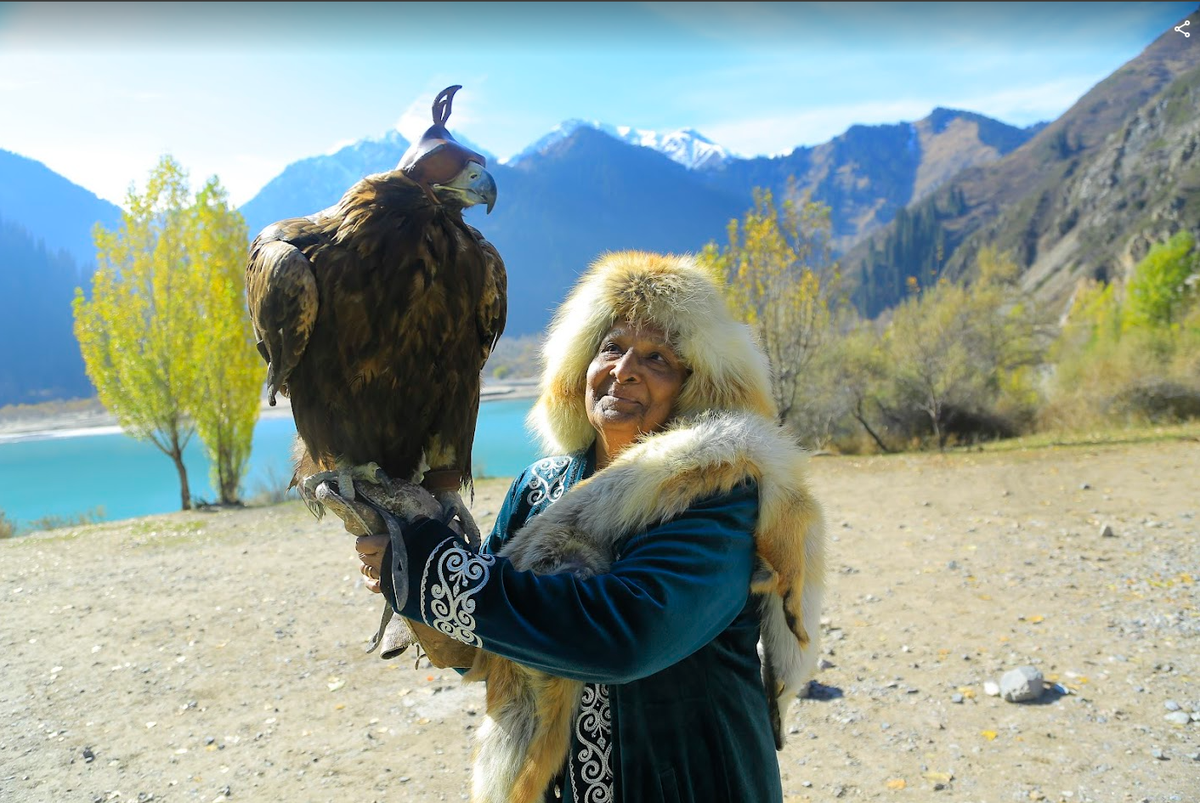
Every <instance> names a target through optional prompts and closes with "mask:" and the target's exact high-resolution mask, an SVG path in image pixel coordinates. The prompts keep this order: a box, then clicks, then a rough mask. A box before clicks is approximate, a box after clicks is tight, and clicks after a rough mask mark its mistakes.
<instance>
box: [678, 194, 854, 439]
mask: <svg viewBox="0 0 1200 803" xmlns="http://www.w3.org/2000/svg"><path fill="white" fill-rule="evenodd" d="M796 195H797V194H796V190H795V187H794V183H793V182H789V189H788V192H787V197H786V198H785V199H784V201H783V203H782V204H779V205H776V203H775V199H774V197H773V195H772V193H771V191H770V190H767V189H762V188H756V189H755V190H754V207H753V208H752V209H750V210H749V211H747V212H746V214H745V216H744V217H743V218H742V220H741V221H738V220H732V221H730V223H729V227H728V230H727V236H728V244H727V245H726V246H725V247H724V248H720V247H718V246H717V245H716V244H715V243H709V244H708V245H707V246H706V247H705V248H704V250H703V252H702V253H701V259H702V261H703V262H705V263H707V265H708V267H709V269H710V270H712V271H713V272H714V273H715V274H716V275H718V276H720V277H722V278H723V279H724V281H725V282H727V291H728V299H729V301H730V304H731V306H732V308H733V310H734V312H735V314H736V315H737V316H739V317H740V318H741V319H742V320H744V321H745V322H746V323H747V324H749V325H750V327H751V328H752V329H753V331H754V334H755V337H756V338H757V339H758V342H759V344H760V345H761V346H762V348H763V350H764V351H765V352H766V355H767V359H768V360H769V362H770V364H771V380H772V392H773V393H774V396H775V403H776V405H777V406H778V408H779V421H780V423H783V422H785V421H787V420H788V417H789V416H790V414H791V413H792V410H793V408H794V406H795V405H796V403H797V390H798V388H799V386H800V382H801V379H802V378H803V377H804V375H805V369H806V368H807V367H808V365H809V364H810V363H811V361H812V360H813V358H814V357H815V355H816V354H817V352H818V350H819V349H820V348H821V346H822V345H823V344H824V342H825V341H826V339H827V337H828V336H829V334H830V320H831V318H830V316H831V310H830V306H831V295H832V292H833V287H834V279H835V271H836V265H835V263H834V262H833V259H832V247H831V243H830V235H831V232H832V225H831V221H830V216H829V207H828V206H826V205H825V204H821V203H818V202H814V201H812V200H810V199H809V198H807V197H804V198H799V199H796ZM800 401H801V403H802V402H803V400H802V399H801V400H800Z"/></svg>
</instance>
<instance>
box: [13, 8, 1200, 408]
mask: <svg viewBox="0 0 1200 803" xmlns="http://www.w3.org/2000/svg"><path fill="white" fill-rule="evenodd" d="M1193 16H1194V17H1195V16H1197V15H1195V14H1194V15H1193ZM1197 22H1200V19H1197ZM1193 24H1196V23H1193ZM1198 70H1200V48H1194V47H1193V48H1189V47H1187V42H1186V40H1184V39H1183V37H1179V36H1173V37H1172V36H1166V35H1164V36H1162V37H1160V38H1159V39H1158V40H1156V41H1155V42H1154V43H1152V44H1151V45H1150V46H1149V47H1148V48H1147V49H1146V50H1145V51H1143V53H1142V54H1140V55H1139V56H1138V57H1136V58H1135V59H1133V60H1131V61H1130V62H1128V63H1127V64H1125V65H1124V66H1123V67H1121V68H1120V69H1119V70H1117V71H1116V72H1114V73H1113V75H1111V76H1109V77H1108V78H1107V79H1105V80H1104V81H1102V82H1100V83H1099V84H1097V85H1096V86H1095V87H1094V88H1093V89H1092V90H1091V91H1089V92H1088V93H1087V94H1086V95H1084V96H1083V97H1082V98H1081V99H1080V100H1079V101H1078V102H1077V103H1076V104H1075V105H1074V106H1073V107H1072V108H1071V109H1070V110H1068V111H1067V112H1066V113H1065V114H1064V115H1063V116H1062V117H1060V118H1059V119H1057V120H1054V121H1050V122H1047V123H1043V124H1039V125H1035V126H1030V127H1027V128H1017V127H1014V126H1010V125H1007V124H1005V123H1002V122H1000V121H997V120H993V119H990V118H988V117H985V116H983V115H980V114H976V113H973V112H970V111H964V110H956V109H945V108H938V109H934V110H933V111H932V112H931V113H930V114H929V115H928V116H926V117H925V118H922V119H920V120H917V121H915V122H901V123H896V124H890V125H873V126H867V125H856V126H852V127H850V128H849V129H848V130H847V131H845V132H844V133H843V134H841V135H840V136H838V137H835V138H834V139H832V140H830V141H829V142H826V143H822V144H820V145H817V146H812V147H807V146H806V147H797V148H795V149H794V150H793V151H792V152H791V153H789V154H786V155H783V156H775V157H756V158H748V159H747V158H740V157H737V156H735V155H733V154H731V153H729V152H728V151H727V150H725V149H724V148H721V147H720V146H719V145H717V144H715V143H713V142H711V141H710V140H708V139H707V138H705V137H704V136H703V135H702V134H700V133H699V132H696V131H693V130H683V131H678V132H672V133H668V134H659V133H656V132H650V131H642V130H637V129H632V128H628V127H622V126H615V125H610V124H605V123H600V122H595V121H590V122H589V121H583V120H569V121H566V122H564V123H562V124H561V125H559V126H557V127H556V128H555V129H554V130H553V131H551V132H549V133H548V134H547V135H546V136H544V137H542V138H541V139H539V140H538V141H537V142H535V143H533V144H531V145H530V147H529V148H527V149H525V150H524V151H522V152H521V153H519V154H517V155H516V156H514V157H512V158H510V159H507V160H496V159H495V158H494V157H493V156H491V154H487V152H486V150H485V147H486V146H480V145H477V144H475V143H464V144H468V145H469V146H470V147H472V148H474V149H475V150H478V151H480V152H483V153H485V154H486V155H488V157H489V165H488V167H489V170H490V171H491V172H492V174H493V176H494V177H495V179H496V183H497V185H498V187H499V198H498V201H497V204H496V207H495V209H494V211H493V213H492V214H491V215H485V214H484V212H483V210H481V209H478V208H475V209H471V210H468V212H467V218H468V222H470V223H471V224H472V225H474V226H475V227H476V228H478V229H479V230H480V231H481V232H483V234H484V235H485V236H486V237H487V238H488V239H489V240H491V241H492V242H493V243H494V244H495V245H496V247H497V248H498V249H499V251H500V253H501V254H502V255H503V256H504V258H505V262H506V265H507V267H508V275H509V316H508V321H509V323H508V326H507V328H506V332H505V333H506V335H508V336H510V337H515V336H520V335H533V334H537V333H540V332H541V331H543V329H544V328H545V326H546V324H547V323H548V321H549V317H550V315H551V313H552V311H553V309H554V307H555V306H556V304H557V303H558V302H559V301H560V300H561V299H562V298H563V296H564V295H565V293H566V290H567V289H568V288H569V287H570V285H571V284H572V283H573V281H574V280H575V278H576V276H577V275H578V274H579V272H580V271H581V270H582V269H583V268H584V267H585V266H586V265H587V264H588V263H589V262H591V261H592V260H593V259H595V258H596V257H597V256H599V255H600V254H601V253H603V252H604V251H607V250H616V249H623V248H641V249H646V250H653V251H673V252H688V251H692V252H694V251H698V250H699V249H701V248H702V247H703V246H704V245H705V244H706V243H709V242H714V241H715V242H718V243H723V242H724V240H725V234H726V227H727V225H728V223H729V221H730V220H732V219H735V218H740V217H741V216H742V215H743V214H744V213H745V212H746V211H747V210H748V209H749V208H750V207H751V206H752V204H753V191H754V189H755V188H765V189H769V190H771V191H772V193H773V194H774V195H775V197H776V198H782V197H783V196H784V194H785V193H786V191H787V187H788V183H789V179H794V180H795V181H796V184H797V186H798V188H799V190H800V191H802V192H807V193H810V194H811V196H812V197H813V199H815V200H818V201H821V202H823V203H825V204H828V205H829V207H830V215H831V220H832V225H833V235H834V239H833V244H834V247H835V252H836V254H837V255H838V256H839V259H840V263H841V267H842V273H843V275H844V277H845V279H846V282H847V287H848V289H850V290H851V291H852V293H853V298H854V300H855V302H856V303H857V305H858V306H859V308H860V309H861V310H862V311H863V312H865V313H867V314H869V315H872V316H874V315H877V314H880V313H882V312H885V311H886V310H887V309H888V308H890V307H891V306H892V305H894V304H895V303H896V302H898V301H899V300H901V299H902V298H903V296H904V294H905V293H906V292H907V287H908V282H907V281H906V280H907V278H908V277H910V276H911V277H913V278H915V279H916V280H917V281H918V282H919V283H928V282H931V281H936V280H937V279H938V278H941V277H943V276H944V277H948V278H951V279H954V280H960V281H967V280H969V279H970V276H971V269H972V265H973V256H974V254H976V253H978V250H979V249H980V248H981V247H983V246H984V245H987V244H989V243H996V244H998V245H1000V246H1001V247H1003V248H1006V249H1008V250H1010V251H1011V252H1012V253H1013V254H1014V256H1015V257H1016V258H1017V260H1018V262H1019V263H1020V264H1021V266H1022V267H1023V268H1024V281H1025V286H1026V287H1027V289H1028V290H1029V292H1030V293H1033V294H1035V295H1038V296H1039V297H1044V298H1045V299H1046V300H1047V301H1050V302H1052V303H1056V304H1060V305H1061V304H1065V303H1066V301H1067V300H1068V299H1069V296H1070V292H1071V290H1072V288H1073V287H1074V283H1075V282H1076V280H1077V279H1078V278H1080V277H1082V276H1096V277H1100V278H1105V277H1112V276H1117V275H1121V274H1122V272H1125V271H1128V269H1129V268H1130V267H1131V265H1132V264H1133V262H1135V261H1136V259H1138V258H1139V255H1141V254H1144V253H1145V251H1146V250H1147V249H1148V248H1149V246H1150V244H1152V243H1153V242H1155V241H1157V240H1159V239H1162V238H1163V237H1165V236H1169V235H1170V234H1172V233H1174V232H1175V231H1178V230H1179V229H1181V228H1187V229H1190V230H1192V231H1193V232H1195V233H1197V234H1198V235H1200V231H1198V229H1200V161H1198V158H1197V153H1198V152H1200V115H1197V111H1196V110H1197V109H1198V108H1200V96H1198V92H1200V89H1198V87H1200V72H1198ZM408 145H409V143H408V141H407V140H405V138H404V137H403V136H401V135H400V134H399V133H397V132H387V133H385V134H383V135H382V136H379V137H373V138H367V139H363V140H361V141H359V142H357V143H355V144H353V145H350V146H347V147H345V148H342V149H341V150H339V151H337V152H336V153H333V154H327V155H320V156H313V157H311V158H308V159H303V160H300V161H298V162H295V163H293V164H290V165H288V166H287V167H286V168H285V169H284V170H283V171H282V172H281V173H280V174H279V175H278V176H277V177H276V178H274V179H272V180H271V181H270V182H268V183H267V184H266V185H265V186H264V187H263V188H262V189H261V190H260V191H259V193H258V194H257V195H255V196H254V197H253V198H252V199H251V200H250V201H248V202H247V203H246V204H244V205H243V206H242V207H241V208H240V211H241V212H242V214H243V215H244V216H245V218H246V221H247V224H248V227H249V230H250V232H251V233H252V234H253V233H255V232H257V231H259V230H260V229H262V228H263V227H264V226H266V225H268V224H270V223H272V222H274V221H276V220H279V219H282V218H287V217H294V216H299V215H306V214H310V213H312V212H315V211H317V210H320V209H323V208H325V207H327V206H329V205H331V204H333V203H334V202H336V201H337V199H338V198H339V197H340V196H341V194H342V193H343V192H344V191H345V190H346V189H347V188H348V187H349V186H351V185H352V184H353V183H354V182H355V181H357V180H358V179H360V178H361V177H363V176H365V175H367V174H370V173H376V172H382V171H385V170H389V169H392V168H393V167H394V166H395V164H396V163H397V162H398V161H399V159H400V156H401V155H402V154H403V153H404V151H405V150H406V149H407V147H408ZM31 199H35V200H34V202H31ZM119 216H120V210H119V209H118V208H117V207H115V206H113V205H112V204H109V203H107V202H105V201H102V200H101V199H99V198H96V196H94V195H93V194H92V193H90V192H88V191H87V190H85V189H83V188H81V187H78V186H76V185H74V184H72V183H71V182H70V181H69V180H68V179H66V178H64V177H62V176H58V175H57V174H54V173H53V172H52V171H50V170H48V169H47V168H45V167H44V166H42V165H40V164H39V163H37V162H34V161H33V160H30V159H27V158H25V157H22V156H19V155H17V154H11V153H8V152H5V151H0V223H2V224H3V228H0V235H3V237H2V238H0V290H3V291H4V292H3V293H2V294H0V336H7V337H8V338H9V342H24V343H26V344H29V345H28V347H27V348H26V349H25V350H24V351H22V352H21V354H20V355H18V356H17V357H16V358H15V359H13V358H10V359H8V360H6V361H5V363H3V364H2V365H0V404H6V403H13V402H18V401H31V400H36V399H41V398H46V397H55V394H60V395H61V394H64V393H68V394H69V393H76V392H81V393H84V394H86V389H87V387H88V385H87V380H86V378H85V377H81V366H80V365H79V360H78V353H77V348H75V349H74V350H72V348H68V346H73V345H74V344H73V338H71V336H70V332H69V322H70V312H69V299H70V297H71V295H73V293H74V287H75V286H80V285H82V286H84V287H86V286H87V277H88V276H90V272H91V270H92V261H93V260H94V256H92V254H93V252H92V250H91V248H90V231H91V228H92V226H93V225H95V224H96V223H100V224H101V225H104V226H105V227H106V228H112V227H114V226H115V225H116V223H117V221H118V220H119ZM17 253H20V254H21V256H20V258H19V259H17V258H16V257H14V256H13V255H14V254H17ZM64 254H65V255H66V259H67V260H68V261H69V262H71V264H72V265H73V266H74V268H73V270H72V269H68V268H64V267H63V264H64V263H63V262H62V260H63V255H64ZM56 260H57V263H56V264H58V267H57V268H55V269H53V270H52V269H50V268H49V267H47V266H48V265H49V264H50V263H51V262H55V261H56ZM32 296H36V297H38V298H40V299H42V302H43V303H46V304H49V305H50V307H52V308H55V309H59V310H63V309H65V310H66V312H65V316H64V315H63V314H61V313H60V314H58V315H43V316H41V317H38V318H37V319H36V320H32V321H31V320H30V319H29V316H27V315H23V316H21V317H19V320H20V321H21V323H20V326H19V327H18V326H17V325H16V324H14V323H13V321H14V320H18V318H17V316H16V315H15V311H16V310H17V309H18V308H21V307H22V306H25V307H26V308H28V307H29V304H28V300H29V298H31V297H32ZM64 305H65V306H64ZM31 327H32V328H31ZM64 327H67V328H66V330H65V331H66V334H65V336H64ZM64 343H66V345H64ZM66 352H71V353H66ZM35 367H37V370H36V371H35V370H34V368H35ZM47 373H49V374H50V375H51V376H57V377H59V378H61V379H62V381H49V380H48V379H47V378H46V376H47ZM36 377H40V378H36ZM68 380H70V381H68ZM79 388H83V389H84V390H83V391H79V390H78V389H79Z"/></svg>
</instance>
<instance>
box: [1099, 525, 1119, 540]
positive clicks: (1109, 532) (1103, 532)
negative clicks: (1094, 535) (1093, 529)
mask: <svg viewBox="0 0 1200 803" xmlns="http://www.w3.org/2000/svg"><path fill="white" fill-rule="evenodd" d="M1100 537H1101V538H1115V537H1116V533H1114V532H1113V528H1112V525H1111V524H1105V525H1104V526H1103V527H1101V528H1100Z"/></svg>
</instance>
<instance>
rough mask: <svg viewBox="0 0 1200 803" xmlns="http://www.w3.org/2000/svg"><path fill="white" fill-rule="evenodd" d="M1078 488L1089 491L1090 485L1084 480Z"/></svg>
mask: <svg viewBox="0 0 1200 803" xmlns="http://www.w3.org/2000/svg"><path fill="white" fill-rule="evenodd" d="M1079 490H1081V491H1090V490H1092V486H1091V485H1089V484H1087V483H1086V482H1085V483H1083V484H1082V485H1080V486H1079Z"/></svg>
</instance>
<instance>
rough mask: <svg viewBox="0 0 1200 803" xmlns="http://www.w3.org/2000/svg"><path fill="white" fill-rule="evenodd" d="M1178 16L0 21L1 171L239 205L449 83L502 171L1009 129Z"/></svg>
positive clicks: (787, 13)
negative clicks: (987, 123) (602, 137)
mask: <svg viewBox="0 0 1200 803" xmlns="http://www.w3.org/2000/svg"><path fill="white" fill-rule="evenodd" d="M1196 8H1197V3H1196V2H1186V3H750V2H742V3H687V2H674V3H661V4H660V3H503V2H498V3H479V4H477V3H415V4H409V3H261V4H260V3H0V149H4V150H8V151H12V152H15V153H19V154H21V155H22V156H27V157H30V158H33V159H36V160H38V161H40V162H42V163H44V164H46V165H47V166H48V167H50V168H51V169H53V170H55V171H57V172H59V173H61V174H63V175H65V176H66V177H67V178H69V179H70V180H72V181H74V182H75V183H77V184H80V185H82V186H84V187H86V188H87V189H89V190H91V191H92V192H94V193H96V194H97V195H99V196H101V197H103V198H106V199H108V200H110V201H113V202H114V203H122V202H123V200H124V197H125V194H126V192H127V191H128V190H129V188H130V187H131V186H134V187H136V188H138V189H139V191H140V188H141V187H143V186H144V182H145V178H146V176H147V175H148V174H149V171H150V170H151V168H152V167H153V166H154V164H155V163H156V162H157V161H158V160H159V158H160V156H161V155H163V154H167V153H169V154H171V155H172V156H173V157H174V158H175V159H176V160H178V161H179V162H180V163H181V164H182V165H183V166H184V168H186V169H187V170H188V171H189V173H190V174H191V177H192V180H193V183H195V184H197V185H198V184H199V183H201V182H202V181H203V180H204V179H206V178H208V177H209V176H213V175H216V176H217V177H218V178H219V179H220V181H221V183H222V184H223V185H224V186H225V188H226V189H227V190H229V193H230V198H231V200H232V201H233V203H234V204H237V205H240V204H242V203H245V202H246V201H248V200H249V199H250V198H251V197H253V196H254V194H255V193H256V192H258V190H259V189H261V187H262V186H263V185H264V184H265V183H267V182H268V181H269V180H270V179H272V178H274V177H275V176H276V175H278V174H279V173H280V172H281V171H282V170H283V169H284V167H286V166H287V165H288V164H290V163H291V162H294V161H297V160H299V159H303V158H306V157H309V156H314V155H317V154H322V153H331V152H333V151H334V150H336V149H337V148H339V147H341V146H343V145H346V144H348V143H350V142H353V141H356V140H359V139H363V138H367V137H378V136H381V135H383V134H384V133H385V132H387V131H389V130H391V129H393V128H398V129H399V130H400V131H401V133H403V134H404V135H405V136H407V137H408V138H409V139H412V138H413V137H415V136H417V135H418V134H419V133H420V131H421V130H423V129H424V127H425V126H427V125H428V123H429V109H430V105H431V104H432V101H433V98H434V96H435V95H436V94H437V92H438V91H439V90H441V89H442V88H443V87H445V86H448V85H450V84H461V85H462V86H463V89H462V91H460V92H459V93H458V96H457V97H456V98H455V102H454V111H453V116H452V117H451V121H450V128H451V130H452V131H454V132H456V133H460V134H462V135H463V136H465V137H466V138H468V139H470V140H471V141H472V142H474V143H476V144H478V145H479V146H482V147H483V148H485V149H487V150H488V151H490V152H492V153H494V154H496V155H497V156H499V157H501V158H504V157H508V156H511V155H513V154H515V153H516V152H518V151H520V150H521V149H523V148H524V147H526V146H527V145H529V144H531V143H532V142H534V141H535V140H537V139H538V138H539V137H541V136H542V135H543V134H545V133H547V132H548V131H549V130H550V129H552V128H553V127H554V126H555V125H556V124H558V123H560V122H562V121H564V120H567V119H571V118H582V119H587V120H599V121H602V122H606V123H610V124H613V125H627V126H632V127H634V128H640V129H652V130H657V131H660V132H664V133H665V132H669V131H674V130H677V129H681V128H694V129H696V130H698V131H699V132H701V133H702V134H704V135H705V136H707V137H708V138H710V139H712V140H713V141H715V142H717V143H719V144H721V145H723V146H725V147H726V148H728V149H729V150H731V151H733V152H734V153H736V154H738V155H742V156H755V155H774V154H780V153H787V152H790V151H791V150H792V149H793V148H795V147H797V146H800V145H816V144H819V143H821V142H825V141H827V140H829V139H831V138H832V137H834V136H837V135H838V134H840V133H842V132H843V131H845V130H846V128H848V127H849V126H851V125H853V124H855V123H863V124H881V123H895V122H900V121H912V120H917V119H920V118H922V117H924V116H925V115H927V114H928V113H929V112H930V111H931V110H932V109H933V108H935V107H937V106H946V107H951V108H959V109H966V110H969V111H974V112H979V113H981V114H985V115H988V116H990V117H994V118H996V119H999V120H1002V121H1004V122H1007V123H1010V124H1013V125H1019V126H1024V125H1029V124H1031V123H1035V122H1038V121H1041V120H1051V119H1054V118H1055V117H1057V116H1059V115H1061V114H1062V113H1063V112H1065V111H1066V110H1067V109H1068V108H1070V106H1071V105H1072V104H1073V103H1074V102H1075V101H1076V100H1078V99H1079V97H1080V96H1082V95H1083V94H1084V93H1085V92H1087V91H1088V90H1089V89H1090V88H1091V87H1093V86H1094V85H1095V84H1096V83H1098V82H1099V81H1101V80H1102V79H1103V78H1105V77H1106V76H1107V75H1109V74H1110V73H1112V72H1113V71H1114V70H1116V69H1117V68H1119V67H1120V66H1121V65H1122V64H1124V63H1125V62H1127V61H1129V60H1130V59H1131V58H1134V57H1135V56H1137V55H1138V54H1139V53H1140V52H1141V51H1142V50H1143V49H1144V48H1145V47H1146V46H1147V45H1149V44H1150V43H1151V42H1152V41H1154V39H1155V38H1157V37H1158V36H1159V35H1162V34H1164V33H1171V35H1178V34H1175V33H1174V32H1172V31H1171V29H1172V27H1173V26H1174V25H1176V24H1178V23H1179V22H1180V21H1181V20H1182V19H1183V18H1184V17H1185V16H1187V15H1188V14H1189V13H1190V12H1191V11H1193V10H1195V9H1196ZM1195 33H1200V31H1195ZM1190 41H1191V42H1195V43H1196V45H1195V46H1197V47H1200V36H1194V37H1191V38H1190Z"/></svg>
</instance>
